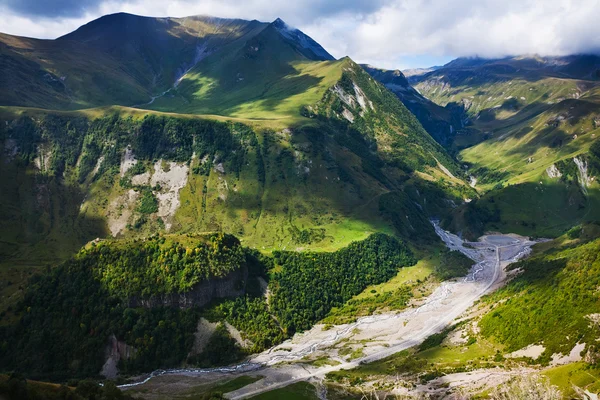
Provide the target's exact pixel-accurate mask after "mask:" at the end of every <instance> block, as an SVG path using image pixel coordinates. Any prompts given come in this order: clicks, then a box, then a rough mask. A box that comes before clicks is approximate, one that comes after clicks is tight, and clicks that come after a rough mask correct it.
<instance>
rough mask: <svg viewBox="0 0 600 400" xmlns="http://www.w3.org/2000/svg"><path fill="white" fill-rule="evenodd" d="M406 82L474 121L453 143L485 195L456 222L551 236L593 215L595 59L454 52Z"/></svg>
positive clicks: (599, 127)
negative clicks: (454, 57)
mask: <svg viewBox="0 0 600 400" xmlns="http://www.w3.org/2000/svg"><path fill="white" fill-rule="evenodd" d="M413 81H414V82H415V83H414V85H415V88H416V89H417V90H418V91H419V92H420V93H421V94H423V96H425V97H426V98H428V99H430V100H432V101H434V102H435V103H437V104H438V105H439V106H444V107H447V106H448V105H451V104H458V105H460V106H461V107H462V108H464V110H465V112H466V114H467V116H468V117H469V120H470V121H471V123H472V125H471V126H469V129H468V130H463V131H461V132H460V134H459V135H457V136H456V137H455V138H454V143H453V145H452V146H453V148H455V149H457V150H460V153H459V154H458V158H459V160H460V161H461V162H462V163H464V164H465V165H468V166H469V170H468V173H469V174H471V175H472V176H473V178H472V182H473V184H474V185H476V188H478V190H480V192H482V193H486V194H485V195H484V196H483V198H482V199H480V200H479V201H477V202H474V203H473V204H470V205H468V206H463V207H459V208H458V209H457V212H456V213H455V216H456V217H457V220H456V221H455V222H456V223H455V224H454V226H453V228H454V229H461V227H465V226H467V225H471V226H475V225H478V224H479V225H478V228H477V232H476V233H475V234H474V235H473V236H477V235H478V234H480V233H482V232H483V231H484V230H501V231H512V232H520V233H523V234H530V235H531V234H536V235H546V236H557V235H560V234H562V233H564V232H565V230H567V229H569V228H570V227H572V226H573V225H575V224H577V223H580V222H582V221H593V220H597V219H598V218H600V216H599V214H598V213H597V212H596V210H597V209H598V208H599V207H600V194H599V192H598V190H599V189H598V184H597V183H596V177H597V176H599V175H600V169H599V168H600V165H599V164H598V156H597V153H598V151H599V150H597V146H598V145H597V143H598V138H599V137H600V117H599V116H600V56H597V55H571V56H564V57H539V56H519V57H506V58H503V59H494V60H488V59H482V58H460V59H457V60H454V61H451V62H450V63H448V64H446V65H444V66H443V67H441V68H439V69H437V70H435V71H432V72H429V73H427V74H425V75H421V76H418V77H414V80H413ZM594 149H596V150H594ZM519 199H528V200H527V201H520V200H519ZM466 220H470V221H471V222H470V223H465V221H466ZM475 221H479V222H477V223H474V222H475Z"/></svg>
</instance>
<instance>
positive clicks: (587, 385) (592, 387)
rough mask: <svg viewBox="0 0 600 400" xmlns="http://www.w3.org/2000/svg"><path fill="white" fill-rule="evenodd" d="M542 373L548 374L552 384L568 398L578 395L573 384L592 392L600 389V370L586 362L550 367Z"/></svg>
mask: <svg viewBox="0 0 600 400" xmlns="http://www.w3.org/2000/svg"><path fill="white" fill-rule="evenodd" d="M542 375H545V376H547V377H548V378H549V379H550V384H552V385H554V386H557V387H558V388H559V389H560V391H561V392H562V393H563V395H564V396H565V397H566V398H576V397H578V393H577V392H576V391H575V390H574V388H573V386H577V387H579V388H581V389H584V390H587V391H589V392H590V393H598V392H599V391H600V370H598V368H595V367H594V366H591V365H589V364H586V363H584V362H577V363H571V364H567V365H561V366H558V367H553V368H549V369H546V370H545V371H543V372H542Z"/></svg>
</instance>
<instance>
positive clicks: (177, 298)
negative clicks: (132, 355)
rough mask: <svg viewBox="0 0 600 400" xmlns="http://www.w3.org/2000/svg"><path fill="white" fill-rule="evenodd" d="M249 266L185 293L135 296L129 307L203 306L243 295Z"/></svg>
mask: <svg viewBox="0 0 600 400" xmlns="http://www.w3.org/2000/svg"><path fill="white" fill-rule="evenodd" d="M247 279H248V269H247V267H245V266H244V267H242V268H241V269H239V270H237V271H233V272H231V273H230V274H229V275H228V276H226V277H225V278H221V279H209V280H206V281H203V282H200V283H198V284H197V285H196V286H194V287H193V288H192V289H191V290H190V291H188V292H185V293H168V294H161V295H156V296H151V297H147V298H142V297H137V296H133V297H130V298H129V299H128V303H129V305H128V306H129V307H131V308H135V307H146V308H153V307H179V308H190V307H196V306H197V307H202V306H204V305H206V304H208V303H210V302H211V301H212V300H214V299H223V298H227V297H238V296H242V295H243V294H244V293H245V292H246V281H247Z"/></svg>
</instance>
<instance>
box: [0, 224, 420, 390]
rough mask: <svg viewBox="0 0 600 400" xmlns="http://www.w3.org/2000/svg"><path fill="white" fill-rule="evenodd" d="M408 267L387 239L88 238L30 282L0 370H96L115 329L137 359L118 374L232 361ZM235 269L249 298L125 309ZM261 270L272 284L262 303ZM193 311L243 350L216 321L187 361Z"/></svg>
mask: <svg viewBox="0 0 600 400" xmlns="http://www.w3.org/2000/svg"><path fill="white" fill-rule="evenodd" d="M414 263H415V258H414V256H413V255H412V253H411V251H410V250H409V249H408V247H406V245H405V244H404V243H402V242H400V241H398V240H397V239H395V238H393V237H391V236H387V235H384V234H373V235H371V236H370V237H368V238H367V239H365V240H363V241H360V242H354V243H351V244H350V245H349V246H348V247H346V248H343V249H340V250H338V251H336V252H332V253H312V252H306V253H296V252H290V251H287V252H275V253H274V254H273V256H272V257H271V256H265V255H262V254H260V253H259V252H257V251H256V250H251V249H247V248H244V247H242V246H241V245H240V244H239V241H238V240H237V239H236V238H235V237H233V236H231V235H224V234H210V235H206V236H205V237H194V236H187V235H181V236H176V235H167V236H166V237H165V236H162V235H155V236H153V237H151V238H148V239H145V240H130V241H101V242H99V243H92V244H90V245H88V246H87V247H86V248H84V249H82V250H81V251H80V253H79V254H77V255H76V256H75V257H73V258H71V259H69V260H68V261H66V262H64V263H63V264H61V265H59V266H58V267H55V268H53V269H49V270H48V271H47V272H46V273H44V274H40V275H36V276H34V277H33V278H32V279H31V281H30V283H29V285H28V287H27V290H26V293H25V296H24V299H23V301H22V302H21V303H20V304H19V306H18V312H19V315H20V318H19V319H18V322H17V323H15V324H13V325H9V326H2V327H1V328H0V360H1V363H0V370H1V371H18V372H22V373H27V375H28V377H29V378H37V379H49V380H54V381H64V380H66V379H67V378H73V377H75V378H84V377H95V376H98V374H99V372H100V370H101V367H102V365H103V363H104V357H105V354H104V351H105V350H104V349H105V346H106V344H107V339H108V337H109V336H110V335H111V334H114V335H115V336H116V337H117V338H118V339H119V340H121V341H124V342H125V343H127V344H128V345H130V346H133V347H134V348H135V357H133V358H131V359H129V360H127V361H124V360H121V363H120V365H119V368H120V370H121V372H122V373H125V374H128V373H135V372H142V371H151V370H153V369H156V368H168V367H175V366H178V365H182V364H186V363H187V364H189V365H201V366H214V365H219V364H223V363H232V362H235V361H236V360H237V359H239V358H242V357H244V356H245V355H246V354H248V353H249V352H256V351H260V350H263V349H265V348H268V347H270V346H272V345H275V344H277V343H280V342H281V341H282V340H284V339H285V338H287V337H290V336H291V335H292V334H293V333H294V332H296V331H300V330H304V329H309V328H310V327H311V326H312V325H313V324H314V323H316V322H317V321H319V320H320V319H322V318H323V317H324V316H325V315H326V314H327V313H328V312H329V310H331V308H332V307H335V306H340V305H341V304H343V303H344V302H345V301H347V300H348V299H350V298H351V297H352V296H354V295H356V294H358V293H360V292H361V291H362V290H364V289H365V288H366V287H367V286H368V285H371V284H377V283H381V282H384V281H386V280H388V279H390V278H391V277H392V276H394V275H395V274H396V273H397V271H398V269H399V268H401V267H403V266H408V265H412V264H414ZM242 267H245V268H247V269H248V282H246V283H245V285H246V286H245V287H246V295H244V296H241V297H238V298H234V299H226V300H215V301H214V302H213V303H212V304H209V305H207V306H205V307H204V308H202V309H201V308H199V307H192V308H188V309H179V308H175V307H155V308H129V306H128V304H129V303H128V301H127V299H128V297H129V296H137V295H141V296H152V295H158V294H161V293H185V292H186V291H189V290H191V289H192V288H193V286H194V285H195V284H197V283H200V282H202V281H205V280H211V279H216V278H219V277H223V276H226V275H227V274H228V273H230V272H231V271H234V270H236V269H239V268H242ZM258 277H262V278H263V279H266V280H268V281H269V283H268V285H269V288H270V291H271V297H270V300H269V302H268V304H267V301H266V299H265V297H264V296H263V293H262V291H261V290H260V287H259V284H258V281H257V279H258ZM324 294H326V295H324ZM200 316H204V317H206V318H208V319H211V320H214V321H228V322H229V323H231V324H232V325H233V326H235V327H237V328H238V329H239V330H240V331H241V332H242V334H243V335H244V336H245V337H247V338H249V339H250V340H251V341H252V343H253V345H252V346H251V347H250V348H246V349H242V348H240V347H239V345H237V343H236V342H235V341H234V340H232V339H231V338H230V337H229V334H228V333H227V331H226V330H224V329H222V328H220V329H218V330H217V332H215V334H213V337H211V339H210V345H209V346H208V347H207V351H205V352H204V353H202V354H200V355H195V356H193V357H188V355H189V353H190V350H191V348H192V345H193V342H194V332H195V329H196V325H197V323H198V319H199V318H200ZM273 316H275V317H276V319H275V318H273Z"/></svg>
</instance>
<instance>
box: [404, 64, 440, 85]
mask: <svg viewBox="0 0 600 400" xmlns="http://www.w3.org/2000/svg"><path fill="white" fill-rule="evenodd" d="M440 68H441V66H433V67H429V68H409V69H403V70H402V73H403V74H404V76H406V78H407V79H408V80H409V82H410V80H411V79H413V77H415V76H421V75H425V74H426V73H428V72H431V71H435V70H436V69H440Z"/></svg>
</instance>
